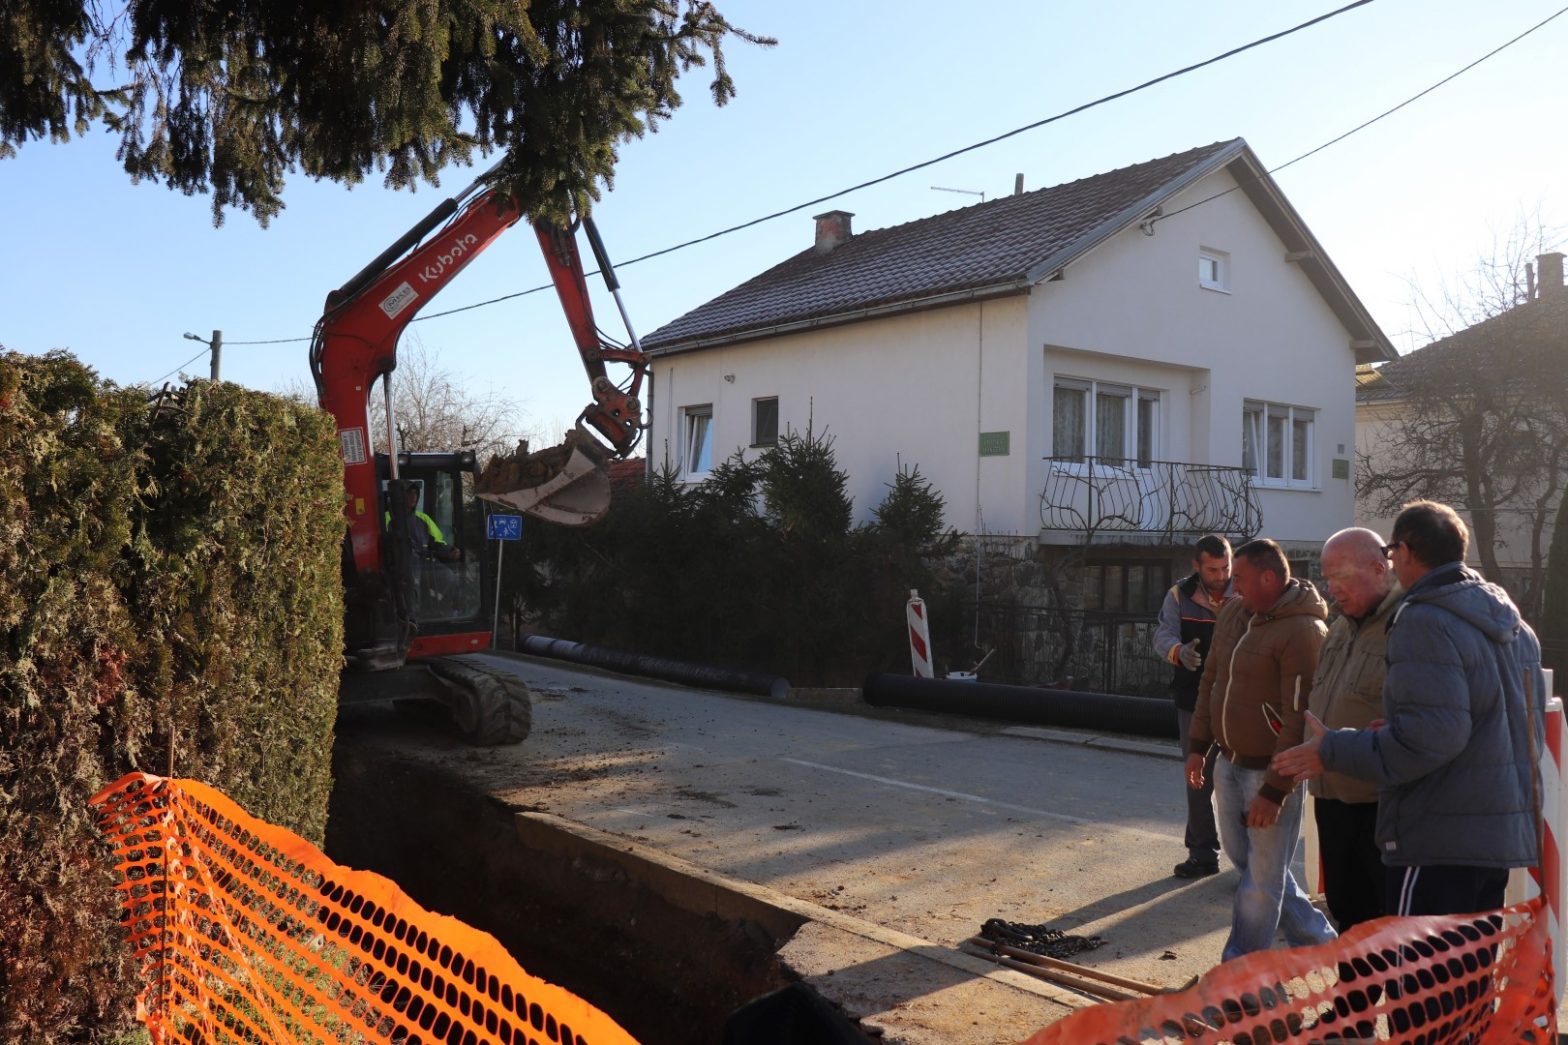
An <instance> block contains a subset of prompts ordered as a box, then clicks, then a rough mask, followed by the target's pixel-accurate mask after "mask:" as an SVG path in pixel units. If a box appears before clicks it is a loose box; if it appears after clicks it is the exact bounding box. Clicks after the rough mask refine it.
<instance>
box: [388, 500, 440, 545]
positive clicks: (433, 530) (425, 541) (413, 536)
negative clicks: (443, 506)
mask: <svg viewBox="0 0 1568 1045" xmlns="http://www.w3.org/2000/svg"><path fill="white" fill-rule="evenodd" d="M414 518H416V519H418V520H419V521H420V522H422V523H424V524H425V533H424V534H423V535H421V534H420V532H419V528H418V527H417V526H411V527H409V531H408V539H409V540H410V541H411V542H412V543H413V545H414V548H415V550H416V551H418V552H419V553H420V554H422V555H427V554H429V552H430V546H431V545H435V544H439V545H442V546H445V545H446V536H445V535H444V534H443V533H442V532H441V527H439V526H437V525H436V521H435V520H434V519H432V518H430V516H428V515H426V514H425V513H424V512H421V511H417V510H416V511H415V512H414ZM383 521H384V522H385V523H386V525H387V526H391V525H392V513H391V512H387V513H385V515H384V516H383Z"/></svg>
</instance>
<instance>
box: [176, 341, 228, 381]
mask: <svg viewBox="0 0 1568 1045" xmlns="http://www.w3.org/2000/svg"><path fill="white" fill-rule="evenodd" d="M185 339H186V340H187V341H200V342H201V343H202V344H204V345H206V346H207V347H208V348H210V349H212V380H213V381H214V382H216V381H217V380H218V363H219V362H220V360H221V359H222V358H223V331H221V330H214V331H213V332H212V340H211V341H208V340H207V339H206V338H204V337H197V336H196V335H195V334H190V333H187V334H186V335H185Z"/></svg>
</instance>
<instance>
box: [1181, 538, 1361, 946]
mask: <svg viewBox="0 0 1568 1045" xmlns="http://www.w3.org/2000/svg"><path fill="white" fill-rule="evenodd" d="M1231 581H1232V583H1233V584H1234V585H1235V588H1236V594H1237V595H1238V596H1240V598H1238V599H1236V600H1235V601H1233V602H1231V603H1229V604H1228V605H1226V606H1225V608H1224V609H1223V610H1221V611H1220V616H1219V620H1218V621H1217V622H1216V623H1215V625H1214V643H1213V649H1212V651H1211V652H1210V654H1209V656H1208V657H1207V658H1205V663H1204V668H1203V680H1202V681H1201V682H1200V683H1199V684H1198V704H1197V707H1196V709H1195V710H1194V712H1193V716H1192V727H1191V730H1190V733H1189V735H1188V747H1187V751H1188V754H1187V786H1189V787H1191V788H1194V789H1197V788H1199V787H1202V786H1203V780H1204V770H1203V766H1204V756H1205V754H1206V753H1207V752H1208V750H1209V748H1210V747H1211V746H1214V745H1218V747H1219V758H1218V759H1217V760H1216V761H1215V763H1214V804H1215V821H1216V822H1217V824H1218V826H1219V831H1220V843H1221V845H1223V847H1224V849H1225V855H1226V856H1227V857H1229V858H1230V862H1231V863H1233V864H1235V865H1236V868H1237V870H1239V871H1240V872H1241V881H1240V882H1239V883H1237V886H1236V899H1235V901H1234V903H1233V904H1232V908H1231V929H1230V936H1229V937H1228V938H1227V939H1226V940H1225V949H1224V951H1223V953H1222V959H1223V960H1225V961H1229V960H1230V959H1232V958H1235V957H1238V956H1240V955H1243V954H1250V953H1252V952H1254V951H1262V950H1267V949H1268V948H1270V947H1272V946H1273V945H1274V937H1275V936H1276V935H1277V934H1278V933H1280V932H1281V931H1283V932H1284V935H1285V942H1286V943H1287V944H1289V945H1290V946H1292V947H1303V946H1307V945H1309V944H1315V943H1324V942H1326V941H1328V940H1332V939H1333V938H1334V935H1335V934H1334V928H1333V926H1331V925H1329V922H1328V919H1327V918H1325V917H1323V915H1322V913H1320V912H1319V911H1318V909H1317V908H1316V907H1313V906H1312V901H1310V900H1309V899H1307V894H1306V893H1304V892H1303V891H1302V889H1301V886H1299V885H1298V884H1297V883H1296V879H1295V876H1294V875H1292V874H1291V872H1290V864H1291V860H1292V859H1294V857H1295V855H1296V848H1297V846H1298V845H1299V844H1300V842H1301V806H1302V795H1301V792H1300V789H1299V788H1297V787H1296V784H1295V781H1294V780H1292V779H1291V778H1290V777H1288V776H1281V775H1280V774H1278V773H1276V772H1273V771H1272V770H1270V768H1269V760H1270V759H1271V758H1273V757H1274V755H1275V753H1276V752H1278V751H1282V750H1284V749H1285V748H1288V747H1292V746H1294V745H1296V744H1297V743H1298V742H1299V741H1300V739H1301V730H1302V713H1303V712H1304V711H1305V710H1306V707H1307V699H1308V697H1309V695H1310V693H1311V690H1312V675H1313V672H1314V671H1315V669H1316V668H1317V663H1318V649H1319V648H1320V647H1321V646H1322V645H1323V635H1324V633H1325V632H1326V631H1327V630H1328V629H1327V628H1326V627H1325V626H1324V624H1323V620H1324V618H1325V617H1327V616H1328V604H1327V603H1325V602H1324V601H1323V597H1322V596H1321V595H1319V594H1318V593H1317V589H1315V588H1313V587H1312V585H1311V584H1309V583H1307V582H1306V581H1302V580H1297V579H1296V578H1293V577H1292V576H1291V575H1290V564H1289V563H1288V562H1287V561H1286V560H1285V553H1284V552H1283V551H1282V550H1281V549H1280V546H1279V545H1278V544H1275V543H1274V542H1273V541H1269V540H1256V541H1249V542H1247V543H1246V544H1244V545H1242V546H1241V547H1240V548H1237V549H1236V556H1235V564H1234V566H1233V568H1232V573H1231Z"/></svg>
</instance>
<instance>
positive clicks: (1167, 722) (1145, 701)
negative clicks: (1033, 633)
mask: <svg viewBox="0 0 1568 1045" xmlns="http://www.w3.org/2000/svg"><path fill="white" fill-rule="evenodd" d="M862 695H863V696H864V697H865V701H866V703H867V704H874V705H877V706H879V707H899V708H913V709H916V710H919V711H946V712H950V713H953V714H959V715H972V716H975V717H977V718H999V719H1005V720H1006V721H1009V722H1028V723H1032V724H1034V725H1041V726H1067V727H1069V728H1072V729H1103V730H1106V731H1108V732H1112V733H1135V734H1137V735H1139V736H1145V737H1161V738H1165V739H1170V740H1174V739H1176V705H1175V704H1173V703H1171V702H1170V701H1169V700H1151V699H1149V698H1148V697H1125V696H1119V695H1117V694H1115V693H1078V692H1074V691H1073V690H1066V689H1037V688H1035V687H1033V686H1003V685H1000V684H997V683H992V682H962V681H954V680H951V679H923V678H912V677H910V676H908V675H885V674H879V675H871V676H868V677H867V679H866V682H865V686H864V688H863V690H862Z"/></svg>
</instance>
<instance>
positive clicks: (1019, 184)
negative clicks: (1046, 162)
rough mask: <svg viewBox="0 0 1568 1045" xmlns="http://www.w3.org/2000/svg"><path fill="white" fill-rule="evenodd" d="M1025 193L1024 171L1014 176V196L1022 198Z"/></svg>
mask: <svg viewBox="0 0 1568 1045" xmlns="http://www.w3.org/2000/svg"><path fill="white" fill-rule="evenodd" d="M1023 192H1024V174H1023V171H1019V172H1018V173H1017V174H1015V175H1013V195H1014V196H1022V195H1023Z"/></svg>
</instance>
